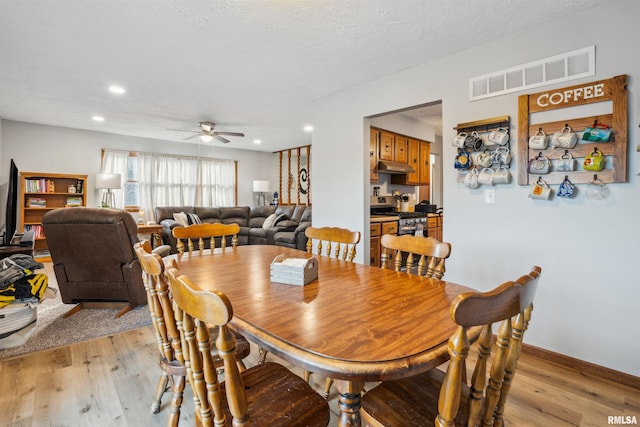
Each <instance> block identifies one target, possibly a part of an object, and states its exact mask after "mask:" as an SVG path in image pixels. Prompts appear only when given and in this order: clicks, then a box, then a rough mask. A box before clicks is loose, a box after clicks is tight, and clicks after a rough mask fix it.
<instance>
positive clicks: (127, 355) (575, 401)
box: [0, 326, 640, 427]
mask: <svg viewBox="0 0 640 427" xmlns="http://www.w3.org/2000/svg"><path fill="white" fill-rule="evenodd" d="M257 354H258V352H257V350H256V349H255V348H252V355H251V356H250V358H249V361H248V363H247V365H248V366H251V365H253V364H255V362H256V360H257ZM269 359H272V360H277V359H276V358H275V357H273V356H271V355H269ZM156 360H157V348H156V344H155V337H154V334H153V330H152V328H151V326H149V327H145V328H141V329H136V330H132V331H128V332H124V333H121V334H118V335H114V336H110V337H104V338H99V339H94V340H91V341H86V342H83V343H77V344H72V345H69V346H65V347H61V348H58V349H51V350H46V351H42V352H39V353H33V354H30V355H26V356H21V357H16V358H12V359H6V360H0V426H11V427H18V426H20V427H42V426H73V427H77V426H87V427H96V426H100V427H103V426H130V427H140V426H165V425H166V416H167V408H166V406H167V404H168V401H169V399H170V396H169V394H168V393H167V394H165V398H164V399H163V409H162V410H161V412H160V413H159V414H156V415H153V414H151V413H150V412H149V407H150V403H151V399H152V396H153V393H154V390H155V388H156V383H157V380H158V376H159V371H158V368H157V366H156ZM285 364H286V363H285ZM290 368H292V369H293V370H294V371H295V372H297V373H298V374H301V371H300V370H299V369H296V368H293V367H291V366H290ZM323 380H324V379H323V378H320V377H318V376H312V382H313V385H314V387H315V388H316V389H317V390H321V388H322V384H323V383H324V381H323ZM374 385H375V384H368V385H367V387H372V386H374ZM330 404H331V410H332V412H333V415H332V419H331V424H330V425H331V426H336V425H337V422H336V413H337V399H336V391H335V389H332V394H331V396H330ZM192 411H193V403H192V401H191V394H190V390H189V388H188V387H187V393H186V395H185V403H184V404H183V411H182V418H181V423H180V424H181V425H183V426H192V425H193V421H194V420H193V414H192ZM620 415H622V416H627V415H629V416H635V417H636V419H637V420H638V421H639V422H640V390H637V389H635V388H631V387H628V386H622V385H618V384H615V383H613V382H611V381H608V380H602V379H599V378H596V377H594V376H592V375H588V374H584V373H581V372H577V371H574V370H570V369H566V368H563V367H560V366H558V365H554V364H552V363H549V362H547V361H545V360H542V359H540V358H537V357H534V356H531V355H528V354H523V355H522V357H521V359H520V363H519V365H518V372H517V373H516V377H515V380H514V383H513V387H512V391H511V394H510V396H509V400H508V402H507V407H506V414H505V421H506V424H507V425H509V426H544V427H548V426H606V425H608V418H607V417H608V416H620Z"/></svg>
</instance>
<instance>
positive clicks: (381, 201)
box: [370, 196, 427, 235]
mask: <svg viewBox="0 0 640 427" xmlns="http://www.w3.org/2000/svg"><path fill="white" fill-rule="evenodd" d="M370 205H371V206H370V208H371V212H370V213H371V215H389V216H397V217H398V218H399V219H398V235H402V234H416V233H417V234H418V235H422V233H421V231H422V230H423V229H424V228H426V227H427V214H426V213H425V212H398V211H397V208H396V207H397V203H396V199H395V197H393V196H371V201H370Z"/></svg>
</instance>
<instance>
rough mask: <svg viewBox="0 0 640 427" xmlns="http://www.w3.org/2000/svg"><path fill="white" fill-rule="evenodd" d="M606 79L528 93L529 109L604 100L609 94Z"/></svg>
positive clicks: (548, 108) (563, 106) (532, 110)
mask: <svg viewBox="0 0 640 427" xmlns="http://www.w3.org/2000/svg"><path fill="white" fill-rule="evenodd" d="M610 92H611V91H610V89H609V88H608V87H607V80H601V81H597V82H590V83H586V84H582V85H577V86H571V87H565V88H561V89H552V90H550V91H546V92H539V93H536V94H533V95H529V111H530V112H537V111H545V110H553V109H555V108H565V107H572V106H574V105H582V104H589V103H591V102H600V101H604V100H606V99H607V98H608V97H609V95H610Z"/></svg>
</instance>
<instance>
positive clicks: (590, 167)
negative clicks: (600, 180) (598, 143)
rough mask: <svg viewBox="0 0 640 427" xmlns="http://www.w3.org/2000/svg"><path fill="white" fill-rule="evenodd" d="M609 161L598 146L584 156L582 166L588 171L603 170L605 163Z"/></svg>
mask: <svg viewBox="0 0 640 427" xmlns="http://www.w3.org/2000/svg"><path fill="white" fill-rule="evenodd" d="M606 162H607V160H606V158H605V157H604V156H603V155H602V151H600V150H598V147H594V148H593V151H592V152H591V154H589V155H588V156H587V157H585V158H584V162H583V163H582V167H583V168H584V170H587V171H596V172H598V171H601V170H602V169H604V164H605V163H606Z"/></svg>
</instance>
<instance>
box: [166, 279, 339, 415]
mask: <svg viewBox="0 0 640 427" xmlns="http://www.w3.org/2000/svg"><path fill="white" fill-rule="evenodd" d="M167 275H168V277H169V281H170V286H171V292H172V294H173V298H174V301H175V303H176V304H175V306H174V309H175V315H176V318H177V319H178V320H181V323H180V324H179V325H180V335H181V338H182V342H183V345H184V347H185V352H184V358H185V364H186V366H187V367H188V369H187V375H188V378H189V382H190V383H191V386H192V388H193V392H194V394H195V396H197V406H196V408H195V411H196V425H201V426H205V427H209V426H213V425H214V424H215V425H216V426H231V424H232V423H233V426H234V427H241V426H249V425H251V426H261V427H262V426H264V427H268V426H285V425H286V426H293V425H296V426H318V427H320V426H322V427H325V426H326V425H327V424H328V422H329V405H328V404H327V402H326V401H325V400H324V399H323V398H322V397H321V396H320V395H318V394H317V393H316V392H315V391H314V390H313V389H312V388H311V387H310V386H309V385H308V384H307V383H306V382H305V381H304V380H303V379H302V378H300V377H298V376H297V375H295V374H294V373H292V372H291V371H289V370H288V369H287V368H285V367H284V366H282V365H280V364H277V363H271V362H266V363H263V364H259V365H256V366H254V367H251V368H249V369H247V370H246V371H243V372H240V371H239V370H238V366H237V365H236V363H234V360H235V353H236V339H235V337H234V335H233V334H232V333H231V331H230V329H229V327H228V326H227V325H228V323H229V322H230V321H231V320H232V318H233V308H232V306H231V302H230V301H229V299H228V298H227V297H226V295H225V294H223V293H222V292H220V291H216V290H213V291H206V290H197V289H198V288H197V286H196V285H195V284H194V283H193V282H192V281H191V280H189V278H188V277H187V276H184V275H181V274H180V272H179V271H178V270H177V269H176V268H170V269H168V271H167ZM207 325H215V326H216V327H217V328H218V336H217V338H216V339H215V344H216V346H217V348H218V351H219V352H220V355H221V356H222V359H223V360H224V382H223V383H219V382H218V376H217V375H216V370H215V366H214V362H213V360H212V356H211V351H210V348H211V346H212V340H213V338H212V337H211V335H210V331H209V328H208V327H207Z"/></svg>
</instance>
